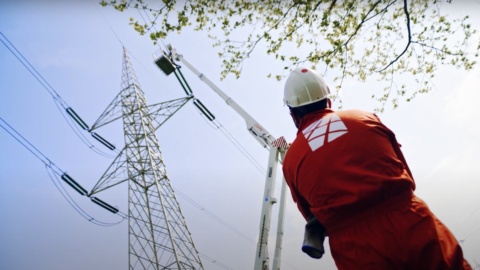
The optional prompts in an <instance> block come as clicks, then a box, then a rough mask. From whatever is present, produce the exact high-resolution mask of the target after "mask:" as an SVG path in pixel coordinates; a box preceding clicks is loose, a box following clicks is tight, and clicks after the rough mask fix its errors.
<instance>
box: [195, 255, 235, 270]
mask: <svg viewBox="0 0 480 270" xmlns="http://www.w3.org/2000/svg"><path fill="white" fill-rule="evenodd" d="M199 254H200V256H201V257H202V258H204V259H206V260H207V261H209V262H211V263H214V264H216V265H218V266H220V267H222V268H223V269H227V270H233V268H230V267H228V266H226V265H225V264H223V263H221V262H219V261H217V260H215V259H213V258H210V257H208V256H207V255H205V254H203V253H200V252H199Z"/></svg>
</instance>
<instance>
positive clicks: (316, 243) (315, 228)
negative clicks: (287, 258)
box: [302, 214, 326, 259]
mask: <svg viewBox="0 0 480 270" xmlns="http://www.w3.org/2000/svg"><path fill="white" fill-rule="evenodd" d="M325 236H326V232H325V227H323V225H322V224H320V222H319V221H318V220H317V218H316V217H315V216H314V215H312V214H310V215H309V216H308V220H307V225H305V236H304V239H303V246H302V251H303V252H305V253H307V255H308V256H310V257H312V258H314V259H320V258H322V256H323V254H324V253H325V249H324V248H323V241H324V240H325Z"/></svg>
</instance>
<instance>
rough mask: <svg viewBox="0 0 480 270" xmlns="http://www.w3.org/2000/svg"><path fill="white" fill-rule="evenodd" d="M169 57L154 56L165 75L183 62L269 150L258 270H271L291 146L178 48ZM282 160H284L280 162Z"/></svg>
mask: <svg viewBox="0 0 480 270" xmlns="http://www.w3.org/2000/svg"><path fill="white" fill-rule="evenodd" d="M167 49H168V50H169V54H168V55H166V54H165V53H164V52H163V51H162V52H161V53H162V55H160V56H159V57H156V56H155V55H154V59H155V63H156V64H157V66H159V67H160V69H161V70H162V71H163V72H165V74H167V75H168V74H170V73H171V72H173V70H174V69H175V68H176V67H177V66H176V65H173V67H174V68H173V69H171V70H168V68H171V66H170V64H169V63H168V62H166V61H170V62H171V63H172V64H173V63H175V61H179V62H181V63H182V64H183V65H184V66H186V67H187V68H188V69H190V70H191V71H192V72H193V73H194V74H195V75H197V76H198V77H199V78H200V80H201V81H203V82H204V83H206V84H207V85H208V86H209V87H210V88H212V90H213V91H215V92H216V93H217V94H218V95H219V96H220V97H221V98H222V99H223V100H224V101H225V102H226V103H227V105H229V106H230V107H232V108H233V109H234V110H235V111H236V112H237V113H238V114H239V115H240V116H241V117H243V119H244V120H245V122H246V124H247V130H248V132H249V133H250V134H251V135H252V136H253V137H254V138H255V139H256V140H257V141H258V142H259V143H260V144H261V145H262V147H264V148H267V149H269V152H270V154H269V158H268V165H267V175H266V180H265V188H264V194H263V198H262V212H261V216H260V232H259V237H258V242H257V252H256V253H255V265H254V270H269V269H270V267H269V265H270V262H269V255H268V237H269V232H270V223H271V216H272V206H273V204H274V203H277V199H276V198H274V197H273V195H274V189H275V179H276V172H277V165H278V162H279V161H280V163H281V161H282V160H283V158H284V157H285V153H286V150H287V148H288V145H287V144H286V141H285V139H284V138H283V137H281V138H279V139H278V140H276V139H275V137H274V136H273V135H271V134H270V133H269V132H268V131H267V130H266V129H265V128H264V127H263V126H262V125H260V123H258V122H257V121H256V120H255V119H254V118H253V117H252V116H250V114H248V113H247V112H246V111H245V110H244V109H243V108H242V107H240V105H238V104H237V103H236V102H235V101H234V100H233V99H232V98H230V97H229V96H228V95H227V94H225V93H224V92H223V91H222V90H221V89H220V88H218V87H217V86H216V85H215V84H214V83H212V81H210V80H209V79H208V78H207V77H206V76H205V75H204V74H203V73H201V72H199V71H198V70H197V69H196V68H195V67H193V66H192V65H191V64H190V63H189V62H188V61H187V60H185V58H184V57H183V55H181V54H179V53H178V52H177V50H176V49H175V48H173V47H172V46H171V45H170V44H168V45H167ZM162 62H163V63H162ZM165 63H166V64H167V65H166V66H167V68H165ZM279 158H280V160H279ZM286 192H287V187H286V182H285V178H283V177H282V189H281V195H280V202H279V204H280V208H279V213H278V227H277V238H276V245H275V254H274V260H273V268H272V270H280V263H281V251H282V240H283V239H282V238H283V230H284V220H285V203H286Z"/></svg>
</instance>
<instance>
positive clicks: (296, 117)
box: [290, 110, 302, 128]
mask: <svg viewBox="0 0 480 270" xmlns="http://www.w3.org/2000/svg"><path fill="white" fill-rule="evenodd" d="M290 116H292V119H293V123H295V126H296V127H297V128H298V124H300V120H302V119H301V118H300V117H298V115H296V114H295V113H294V112H292V110H290Z"/></svg>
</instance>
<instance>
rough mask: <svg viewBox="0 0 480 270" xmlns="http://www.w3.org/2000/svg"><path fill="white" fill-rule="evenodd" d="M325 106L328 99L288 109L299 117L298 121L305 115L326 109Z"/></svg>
mask: <svg viewBox="0 0 480 270" xmlns="http://www.w3.org/2000/svg"><path fill="white" fill-rule="evenodd" d="M327 106H328V98H324V99H322V100H320V101H317V102H314V103H310V104H307V105H303V106H300V107H295V108H292V107H290V106H289V108H290V111H291V112H292V113H293V114H295V115H296V116H298V117H300V119H302V118H303V117H304V116H305V115H307V114H309V113H313V112H316V111H320V110H323V109H325V108H327Z"/></svg>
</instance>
